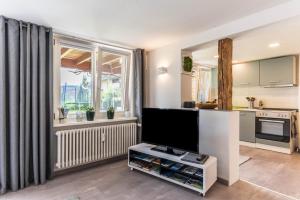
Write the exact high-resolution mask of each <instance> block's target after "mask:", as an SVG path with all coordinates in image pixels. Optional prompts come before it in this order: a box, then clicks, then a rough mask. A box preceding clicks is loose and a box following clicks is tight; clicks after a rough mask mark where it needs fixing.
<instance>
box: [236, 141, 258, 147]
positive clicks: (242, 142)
mask: <svg viewBox="0 0 300 200" xmlns="http://www.w3.org/2000/svg"><path fill="white" fill-rule="evenodd" d="M239 144H240V145H242V146H246V147H253V148H255V146H256V145H255V143H252V142H244V141H240V142H239Z"/></svg>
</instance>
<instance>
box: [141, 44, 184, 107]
mask: <svg viewBox="0 0 300 200" xmlns="http://www.w3.org/2000/svg"><path fill="white" fill-rule="evenodd" d="M147 57H148V59H147V63H148V67H147V72H146V73H147V76H148V79H147V82H146V83H145V84H148V95H147V97H146V98H147V100H146V102H148V105H147V106H149V107H164V108H168V107H173V108H177V107H180V105H181V98H180V96H181V81H180V79H181V78H180V73H181V68H180V67H178V66H180V63H181V51H180V48H179V47H176V48H174V46H170V48H168V47H165V48H161V49H158V50H156V51H152V52H150V53H149V54H148V56H147ZM159 67H167V68H168V73H167V74H158V71H157V68H159Z"/></svg>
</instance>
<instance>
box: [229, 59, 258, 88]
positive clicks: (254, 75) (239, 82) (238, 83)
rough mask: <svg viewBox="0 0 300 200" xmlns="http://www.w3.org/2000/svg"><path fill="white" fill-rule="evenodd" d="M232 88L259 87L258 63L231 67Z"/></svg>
mask: <svg viewBox="0 0 300 200" xmlns="http://www.w3.org/2000/svg"><path fill="white" fill-rule="evenodd" d="M232 75H233V86H235V87H243V86H244V87H245V86H247V87H249V86H252V87H253V86H258V85H259V61H253V62H247V63H241V64H235V65H233V66H232Z"/></svg>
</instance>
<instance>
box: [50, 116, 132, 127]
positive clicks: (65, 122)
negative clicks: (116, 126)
mask: <svg viewBox="0 0 300 200" xmlns="http://www.w3.org/2000/svg"><path fill="white" fill-rule="evenodd" d="M133 120H137V118H136V117H117V118H114V119H95V120H94V121H86V120H83V121H76V120H75V119H74V120H72V119H64V120H60V121H54V124H53V127H67V126H76V125H89V124H101V123H103V124H105V123H111V122H126V121H133Z"/></svg>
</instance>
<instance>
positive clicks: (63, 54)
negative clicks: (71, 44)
mask: <svg viewBox="0 0 300 200" xmlns="http://www.w3.org/2000/svg"><path fill="white" fill-rule="evenodd" d="M73 50H74V49H71V48H70V49H67V50H65V48H64V49H63V50H62V52H61V56H60V58H64V57H66V56H67V55H68V54H69V53H71V52H72V51H73Z"/></svg>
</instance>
